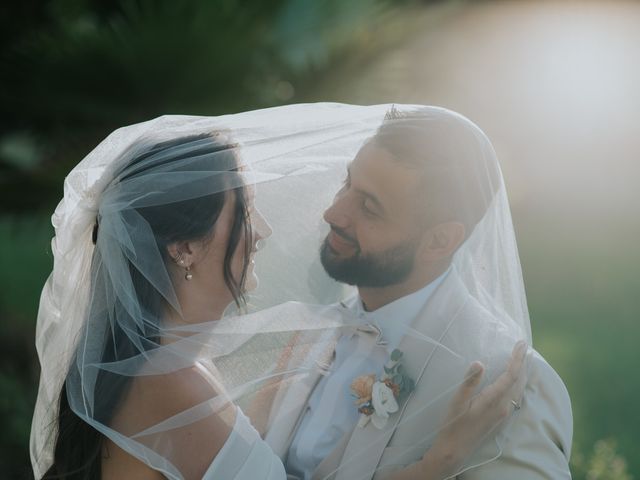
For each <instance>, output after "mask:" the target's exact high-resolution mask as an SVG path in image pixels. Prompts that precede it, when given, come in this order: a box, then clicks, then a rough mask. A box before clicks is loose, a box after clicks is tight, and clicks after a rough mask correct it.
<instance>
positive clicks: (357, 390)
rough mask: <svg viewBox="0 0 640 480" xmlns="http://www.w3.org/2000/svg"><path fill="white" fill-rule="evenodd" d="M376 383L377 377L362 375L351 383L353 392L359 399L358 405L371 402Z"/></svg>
mask: <svg viewBox="0 0 640 480" xmlns="http://www.w3.org/2000/svg"><path fill="white" fill-rule="evenodd" d="M375 381H376V376H375V375H374V374H371V375H361V376H359V377H358V378H356V379H355V380H354V381H353V382H351V391H352V392H353V393H354V395H355V396H356V397H357V398H358V399H357V400H356V402H355V403H356V405H362V404H363V403H366V402H368V401H370V400H371V391H372V390H373V384H374V383H375Z"/></svg>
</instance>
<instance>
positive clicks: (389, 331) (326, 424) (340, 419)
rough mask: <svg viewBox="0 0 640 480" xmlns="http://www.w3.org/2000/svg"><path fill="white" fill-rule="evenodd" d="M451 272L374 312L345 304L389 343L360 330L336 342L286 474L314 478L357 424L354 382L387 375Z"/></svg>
mask: <svg viewBox="0 0 640 480" xmlns="http://www.w3.org/2000/svg"><path fill="white" fill-rule="evenodd" d="M446 274H447V272H445V273H444V274H442V275H441V276H440V277H438V278H437V279H436V280H434V281H433V282H431V283H429V284H428V285H427V286H425V287H424V288H422V289H421V290H418V291H416V292H414V293H412V294H409V295H407V296H405V297H402V298H399V299H398V300H395V301H393V302H391V303H389V304H387V305H385V306H383V307H380V308H379V309H377V310H375V311H373V312H367V311H365V310H364V308H363V305H362V300H361V299H360V298H359V297H358V296H356V297H353V298H352V299H351V300H350V301H348V302H346V306H347V308H350V309H351V310H352V311H353V312H354V313H355V318H356V321H357V322H358V323H359V324H360V325H366V324H373V325H375V326H377V327H378V328H379V329H380V331H381V333H382V338H383V340H384V341H385V342H386V344H384V345H377V344H373V345H372V343H371V342H370V341H366V340H365V338H364V337H363V336H361V335H357V334H345V335H342V336H341V337H340V339H339V340H338V342H337V344H336V355H335V360H334V361H333V364H332V365H331V368H330V370H329V373H328V374H327V375H326V376H324V377H323V378H322V379H321V380H320V381H319V382H318V385H317V386H316V388H315V389H314V391H313V392H312V394H311V396H310V397H309V401H308V403H307V408H306V410H305V412H304V413H303V416H302V418H301V421H300V424H299V426H298V429H297V431H296V432H295V434H294V437H293V441H292V442H291V446H290V447H289V452H288V455H287V458H286V463H285V466H286V469H287V473H290V474H292V475H296V476H298V477H300V478H301V479H303V480H309V479H310V478H311V475H312V474H313V471H314V470H315V469H316V467H317V466H318V465H319V464H320V462H321V461H322V460H323V459H324V458H325V457H326V456H327V455H328V454H329V453H330V452H331V451H332V450H333V448H334V447H335V445H336V444H337V443H338V441H339V440H340V439H341V438H342V437H343V435H345V434H347V433H348V432H350V431H351V430H353V428H354V427H355V425H356V423H357V422H358V418H359V417H360V413H358V409H357V407H356V405H355V403H354V400H355V398H354V397H353V395H352V393H351V388H350V387H351V383H352V382H353V380H354V379H355V378H356V377H358V376H360V375H368V374H371V373H375V374H376V376H379V375H381V374H382V367H383V366H384V364H385V363H386V362H387V361H388V360H389V355H390V354H391V352H392V351H393V350H394V349H395V348H397V346H398V345H399V344H400V341H401V340H402V337H403V336H404V334H405V332H406V331H407V329H408V328H409V327H410V326H411V323H412V321H413V320H414V319H415V318H416V316H417V315H418V313H419V312H420V310H421V308H422V307H423V305H425V303H426V302H427V300H428V299H429V297H430V296H431V295H432V293H433V292H434V291H435V289H436V288H437V287H438V285H439V284H440V283H441V282H442V280H443V279H444V277H445V276H446Z"/></svg>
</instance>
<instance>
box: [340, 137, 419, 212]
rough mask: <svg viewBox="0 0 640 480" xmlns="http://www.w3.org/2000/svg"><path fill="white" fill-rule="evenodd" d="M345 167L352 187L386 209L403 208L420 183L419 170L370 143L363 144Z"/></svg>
mask: <svg viewBox="0 0 640 480" xmlns="http://www.w3.org/2000/svg"><path fill="white" fill-rule="evenodd" d="M347 168H348V170H349V174H350V177H351V182H352V184H353V186H354V188H356V189H360V190H363V191H364V192H365V193H368V194H370V195H374V196H375V197H376V198H377V199H378V200H379V201H380V203H382V204H383V206H385V208H393V209H396V210H397V209H402V208H404V206H405V205H407V204H408V203H409V200H410V199H411V197H412V196H413V195H414V194H415V192H416V189H417V188H418V186H419V184H420V177H421V170H420V169H418V168H413V167H410V166H407V165H405V164H404V163H402V162H399V161H398V160H397V159H396V158H394V157H393V155H391V154H390V153H389V152H388V151H386V150H385V149H384V148H381V147H379V146H376V145H375V144H372V143H368V144H366V145H365V146H363V147H362V148H361V149H360V151H359V152H358V154H357V155H356V157H355V158H354V159H353V161H352V162H351V163H350V164H349V166H348V167H347Z"/></svg>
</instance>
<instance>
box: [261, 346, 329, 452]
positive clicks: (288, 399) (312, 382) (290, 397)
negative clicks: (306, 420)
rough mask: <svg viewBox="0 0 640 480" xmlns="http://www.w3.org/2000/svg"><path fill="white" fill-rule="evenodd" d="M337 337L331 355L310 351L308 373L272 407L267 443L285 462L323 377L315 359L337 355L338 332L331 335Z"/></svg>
mask: <svg viewBox="0 0 640 480" xmlns="http://www.w3.org/2000/svg"><path fill="white" fill-rule="evenodd" d="M329 335H333V336H334V338H333V340H332V342H331V346H330V347H329V349H330V350H331V351H330V352H325V353H324V354H323V353H319V352H311V353H310V354H309V358H308V362H309V363H308V365H307V366H308V367H309V368H310V369H311V370H310V371H309V373H308V374H307V375H306V376H305V377H304V378H303V379H301V380H295V379H294V380H293V381H292V382H291V383H290V384H287V385H286V386H285V387H283V388H282V389H281V390H280V391H279V392H278V393H277V394H276V397H275V400H274V402H273V406H272V408H271V415H270V418H269V426H268V430H267V433H266V435H265V441H266V442H267V443H268V444H269V446H270V447H271V449H272V450H273V451H274V452H275V453H276V454H277V455H278V456H279V457H280V458H282V459H283V460H284V459H285V458H286V455H287V451H288V450H289V446H290V445H291V441H292V440H293V435H294V433H295V430H296V428H297V426H298V423H299V422H300V419H301V417H302V414H303V413H304V411H305V407H306V405H307V402H308V399H309V396H310V395H311V393H312V392H313V389H314V388H315V386H316V385H317V384H318V382H319V381H320V379H321V378H322V373H321V371H320V369H318V368H315V359H317V358H323V357H326V356H327V355H333V354H334V353H335V342H336V340H337V337H336V334H335V333H329Z"/></svg>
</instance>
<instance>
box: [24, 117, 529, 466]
mask: <svg viewBox="0 0 640 480" xmlns="http://www.w3.org/2000/svg"><path fill="white" fill-rule="evenodd" d="M390 109H391V105H376V106H367V107H362V106H351V105H341V104H310V105H292V106H286V107H278V108H270V109H265V110H258V111H252V112H246V113H240V114H236V115H225V116H220V117H189V116H163V117H160V118H157V119H154V120H151V121H148V122H144V123H140V124H137V125H132V126H128V127H124V128H121V129H119V130H116V131H115V132H113V133H112V134H111V135H109V136H108V137H107V138H106V139H105V140H104V141H103V142H102V143H100V144H99V145H98V146H97V147H96V148H95V149H94V150H93V151H92V152H91V153H89V154H88V155H87V156H86V158H85V159H84V160H82V162H80V163H79V164H78V165H77V166H76V167H75V168H74V169H73V170H72V171H71V172H70V173H69V175H68V177H67V178H66V180H65V185H64V198H63V199H62V201H61V202H60V204H59V205H58V208H57V209H56V211H55V213H54V215H53V218H52V221H53V225H54V227H55V237H54V239H53V241H52V251H53V255H54V269H53V272H52V273H51V275H50V277H49V279H48V280H47V282H46V285H45V287H44V289H43V292H42V297H41V300H40V309H39V313H38V323H37V333H36V345H37V350H38V355H39V359H40V364H41V368H42V373H41V379H40V386H39V392H38V400H37V405H36V409H35V413H34V418H33V424H32V431H31V457H32V463H33V468H34V472H35V475H36V477H37V478H40V477H41V476H42V475H43V474H44V472H45V471H46V470H47V469H48V468H49V467H50V465H51V464H52V462H53V453H54V452H53V448H54V443H55V438H56V435H57V434H58V432H57V416H58V405H59V397H60V392H61V389H62V388H63V385H66V386H65V391H66V397H67V399H68V402H69V405H70V407H71V409H72V410H73V411H74V412H75V414H76V415H77V416H79V417H80V418H81V419H83V420H84V421H85V422H87V423H89V424H90V425H91V426H93V427H94V428H95V429H96V430H98V431H99V432H101V433H102V434H103V435H104V436H105V437H107V438H108V439H109V440H110V441H112V442H113V443H115V444H116V445H118V446H119V447H120V448H122V449H124V450H125V451H127V452H129V453H130V454H132V455H134V456H135V457H137V458H139V459H140V460H142V461H143V462H145V463H146V464H148V465H149V466H151V467H152V468H155V469H157V470H159V471H161V472H162V473H163V474H164V475H165V476H167V477H168V478H176V479H179V478H183V477H184V474H183V472H182V465H183V463H184V459H183V457H184V455H186V453H185V449H186V448H188V447H187V446H186V445H187V443H184V442H185V441H184V438H183V437H182V436H181V434H180V429H181V428H182V427H184V426H186V425H192V424H194V423H197V422H206V420H207V419H208V418H209V417H211V416H213V415H218V414H219V413H220V412H222V410H223V409H224V408H226V407H227V406H228V405H229V402H233V403H235V404H237V405H239V406H241V408H242V409H243V410H244V411H245V413H247V414H248V415H249V417H250V419H251V420H252V421H253V422H254V423H255V424H256V425H257V426H259V427H260V426H263V427H264V428H271V427H272V426H273V425H269V424H268V421H267V420H268V419H269V418H271V419H272V418H273V412H272V411H271V408H272V403H271V402H272V401H273V398H274V395H273V393H274V392H276V393H277V392H280V393H281V392H282V391H285V390H286V389H288V388H289V387H290V386H291V385H293V384H294V383H296V382H303V381H304V380H305V378H306V377H307V376H309V375H311V374H313V373H317V371H318V368H322V366H326V365H327V364H328V363H330V361H331V355H332V353H333V347H334V345H335V340H336V338H337V336H339V335H340V333H341V332H342V331H344V330H346V329H347V328H348V327H346V326H344V325H348V324H350V323H353V322H352V321H351V320H350V319H348V318H345V317H346V316H348V315H349V313H348V312H345V311H344V309H339V308H336V307H335V304H336V303H338V302H340V301H341V300H343V299H344V298H345V297H347V296H348V295H350V294H353V291H352V290H351V287H345V286H344V285H341V284H338V283H336V282H335V281H333V280H331V279H330V278H329V277H328V276H327V275H326V273H325V272H324V270H323V268H322V265H321V264H320V260H319V255H318V251H319V248H320V245H321V242H322V240H323V238H324V237H325V236H326V234H327V231H328V227H327V225H326V223H325V222H324V221H323V219H322V214H323V211H324V210H325V209H326V208H327V207H328V206H329V205H330V204H331V202H332V199H333V197H334V195H335V193H336V192H337V191H338V190H339V188H340V186H341V183H342V181H343V180H344V177H345V172H346V166H347V165H348V163H349V162H350V161H351V160H352V159H353V158H354V156H355V155H356V153H357V152H358V150H359V148H360V147H361V146H362V145H363V143H364V142H365V141H366V140H367V139H368V138H370V137H372V136H373V135H374V134H375V133H376V131H377V129H378V128H379V127H380V125H381V124H382V123H383V121H384V118H385V114H386V113H387V112H388V111H389V110H390ZM396 109H398V110H401V111H406V112H411V111H415V110H416V109H422V111H423V112H427V113H428V115H430V116H431V117H432V118H433V120H434V125H436V124H438V122H444V124H447V125H449V126H451V125H453V126H454V127H452V128H453V130H455V131H456V132H458V133H456V135H458V134H459V135H460V139H457V138H449V139H448V140H446V141H445V140H443V137H446V136H447V135H449V133H447V131H449V130H446V129H445V130H446V131H445V130H443V131H440V132H439V133H438V132H437V131H436V133H435V134H433V135H432V137H433V138H432V140H433V142H434V144H438V142H442V144H443V145H445V146H443V147H442V148H441V149H435V150H434V152H435V153H434V154H435V155H441V156H442V159H441V160H442V161H443V162H445V163H446V162H448V161H454V160H455V158H453V157H455V156H456V155H467V156H468V155H471V156H473V157H474V158H477V159H478V161H479V163H478V164H477V165H478V167H477V170H476V171H474V172H473V175H472V177H474V178H475V179H476V180H477V182H478V185H482V195H483V196H484V198H483V204H484V206H483V207H482V208H483V209H486V213H484V215H481V220H480V221H479V223H478V224H477V225H476V227H475V229H474V230H473V233H472V234H471V236H470V237H469V238H468V239H467V240H466V241H465V243H464V244H463V245H462V247H461V248H460V249H459V250H458V251H457V253H456V254H455V256H454V260H453V266H452V269H453V270H455V272H456V274H457V275H458V277H459V279H460V280H461V282H462V284H463V285H464V287H465V288H466V290H468V292H469V295H470V296H471V297H472V298H473V301H475V302H478V304H479V305H481V306H482V308H484V309H485V311H487V312H489V313H490V315H491V318H493V319H494V321H493V322H492V324H491V325H490V326H487V327H486V328H490V329H495V330H496V331H497V332H499V335H498V336H495V335H494V336H485V337H482V338H484V339H485V340H482V339H481V340H479V342H486V344H485V345H482V348H484V350H483V351H484V352H485V353H486V356H485V358H484V359H483V358H480V360H483V361H485V363H486V364H487V365H488V374H489V375H487V377H488V378H495V376H496V375H497V374H498V373H500V371H501V368H502V366H503V365H504V363H502V364H498V363H492V361H491V358H492V355H494V353H495V355H498V353H499V354H502V353H503V352H504V351H506V352H509V351H510V350H511V346H512V344H513V342H515V341H516V340H518V339H521V338H524V339H526V340H528V341H529V343H530V342H531V338H530V326H529V317H528V311H527V306H526V300H525V294H524V287H523V282H522V275H521V272H520V264H519V259H518V253H517V248H516V242H515V235H514V231H513V226H512V223H511V216H510V212H509V206H508V200H507V196H506V192H505V187H504V184H503V181H502V176H501V174H500V170H499V166H498V163H497V159H496V156H495V153H494V151H493V148H492V147H491V144H490V142H489V141H488V140H487V138H486V137H485V136H484V134H483V133H482V132H481V131H480V130H479V129H478V128H477V127H476V126H475V125H474V124H472V123H471V122H470V121H469V120H467V119H465V118H464V117H461V116H459V115H457V114H454V113H452V112H450V111H447V110H445V109H440V108H435V107H420V106H396ZM447 128H449V127H447ZM436 130H437V129H436ZM443 132H444V133H443ZM416 134H417V135H422V136H424V132H416ZM463 190H464V189H463ZM225 192H226V193H227V194H228V193H229V192H233V194H234V195H240V196H242V198H243V199H244V200H245V202H246V203H247V205H248V207H247V209H248V215H249V217H251V216H255V213H254V211H253V210H252V208H251V207H250V204H251V203H252V201H255V206H256V208H257V210H259V211H260V212H261V214H262V216H264V218H265V219H266V221H267V222H268V224H269V225H270V227H271V230H272V231H273V233H272V235H271V236H270V237H269V238H267V239H265V240H262V241H261V242H260V243H261V244H262V245H260V247H261V248H260V250H259V251H258V252H257V253H256V255H255V273H256V275H257V277H258V279H259V282H258V286H257V288H255V289H253V290H251V291H248V292H247V294H246V298H247V304H246V305H244V306H242V308H238V307H237V306H234V305H231V306H230V307H229V308H228V309H227V311H226V314H225V315H224V316H223V317H222V318H221V319H220V318H215V317H212V318H210V319H206V320H207V321H204V322H198V323H197V324H187V323H180V322H169V321H167V312H173V313H174V314H177V317H178V318H179V317H180V316H181V315H182V312H185V311H187V310H188V309H189V307H190V306H189V305H182V304H180V301H179V297H180V295H179V294H178V292H177V290H178V289H179V288H188V285H186V286H185V285H181V286H179V287H178V286H177V282H181V283H183V282H184V281H186V279H184V278H183V277H181V276H178V277H176V275H175V267H176V265H175V262H173V261H172V259H170V258H168V257H167V254H166V246H167V245H169V244H170V243H171V242H172V241H176V240H181V239H184V238H177V237H175V235H174V232H173V231H172V226H175V225H177V224H187V225H188V226H192V227H193V231H192V235H193V236H197V235H198V228H199V222H202V221H203V220H202V219H201V217H202V218H204V219H205V220H206V219H207V218H210V217H211V215H213V214H211V213H210V212H207V211H206V208H208V207H206V205H208V202H209V201H210V200H211V201H213V200H215V197H216V195H218V196H219V195H223V196H224V195H225ZM239 198H240V197H237V196H236V205H238V204H239V200H238V199H239ZM212 199H213V200H212ZM194 202H195V203H194ZM203 209H205V210H203ZM241 213H242V214H243V215H246V214H247V212H241ZM207 215H209V217H207ZM199 219H200V220H199ZM96 225H97V228H96ZM157 225H162V227H158V226H157ZM238 228H239V229H240V230H238V231H237V232H236V234H237V236H238V238H240V239H242V238H244V237H243V235H244V236H246V235H250V232H249V231H246V230H242V228H241V227H238ZM254 228H255V227H254ZM163 229H165V230H166V231H165V230H163ZM185 235H187V236H188V235H189V232H187V233H185ZM94 240H95V244H94ZM193 274H194V275H196V274H197V272H195V271H194V272H193ZM248 275H250V273H249V274H248ZM186 282H188V281H186ZM249 283H250V282H249V281H247V285H248V284H249ZM443 288H446V287H444V284H443ZM175 316H176V315H174V317H175ZM449 320H450V321H451V322H453V321H455V314H453V315H452V317H451V318H450V319H449ZM482 328H483V325H478V329H482ZM474 334H475V332H473V331H470V332H469V335H474ZM407 335H414V336H415V338H416V339H417V340H418V341H423V342H425V345H430V346H433V345H434V344H436V345H437V343H438V341H439V339H438V338H429V337H428V336H425V335H424V334H422V333H420V332H418V331H414V330H410V331H409V332H408V333H407ZM496 338H500V339H510V340H512V342H511V343H509V344H508V345H507V344H506V343H507V342H506V340H504V343H505V344H504V345H495V344H493V343H492V342H495V339H496ZM447 350H451V347H450V346H449V347H447ZM496 352H498V353H496ZM451 353H452V355H454V357H455V358H457V359H459V360H460V362H461V365H464V367H465V368H466V366H467V365H468V360H475V358H471V359H469V358H467V353H466V352H464V351H459V352H455V351H454V352H451ZM196 365H197V366H198V368H200V369H203V370H204V371H206V372H207V374H208V375H209V377H210V378H211V383H212V385H214V386H215V388H213V389H212V391H213V392H215V393H212V394H208V395H207V394H205V395H204V397H202V398H200V399H199V400H198V401H197V402H194V403H191V404H188V405H184V408H182V409H181V410H179V411H173V412H171V413H170V414H167V415H166V417H165V418H155V419H154V420H153V422H151V423H147V424H136V422H124V423H123V422H122V421H121V409H122V408H123V407H122V405H125V404H126V402H128V401H129V399H130V393H131V392H132V391H134V390H135V389H144V388H145V385H154V388H155V389H156V390H155V393H154V395H159V396H161V395H162V396H163V395H165V394H166V392H162V389H161V388H158V382H155V383H154V379H160V380H162V379H164V378H167V379H169V381H167V382H166V383H165V384H166V385H173V383H172V380H171V379H172V378H174V377H175V376H179V375H181V372H183V371H184V372H187V371H189V369H191V368H193V367H194V366H196ZM462 372H464V370H462ZM459 373H460V372H459V371H457V370H455V369H454V370H452V373H451V380H450V383H449V384H448V386H447V387H446V388H445V387H443V391H442V392H440V393H442V395H441V396H440V397H439V398H442V399H446V398H449V397H448V395H449V394H450V393H451V392H452V391H453V390H454V389H455V386H457V385H459V384H460V383H461V382H462V380H463V377H462V376H460V375H459ZM427 374H428V373H427ZM416 376H417V375H416ZM185 378H188V377H185ZM160 385H163V382H162V381H160ZM145 398H147V401H149V402H151V403H149V408H151V407H152V404H153V402H152V399H153V397H152V396H151V397H145ZM345 401H351V400H350V399H346V400H345ZM437 403H438V402H436V401H434V402H432V403H429V404H425V405H424V411H425V412H429V411H430V410H429V409H433V416H434V418H436V417H438V418H440V417H442V412H441V411H440V410H436V404H437ZM440 420H441V418H440ZM404 421H412V420H411V419H410V418H407V420H399V421H398V422H397V424H396V425H395V426H394V428H399V427H400V426H401V425H402V422H404ZM262 424H264V425H262ZM435 425H437V422H436V423H434V426H433V427H426V428H425V430H424V439H428V438H433V436H434V434H435V433H437V429H438V427H437V426H435ZM363 448H364V447H363ZM196 450H197V449H196ZM196 450H193V452H194V453H193V454H194V455H198V454H199V453H197V452H199V450H197V452H196ZM187 453H188V452H187ZM495 454H499V444H498V446H497V447H496V451H492V452H490V453H487V454H486V455H487V456H488V458H476V459H474V460H473V462H475V463H476V464H477V463H478V462H482V461H486V460H489V459H490V458H492V456H493V455H495ZM194 461H195V460H194Z"/></svg>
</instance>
